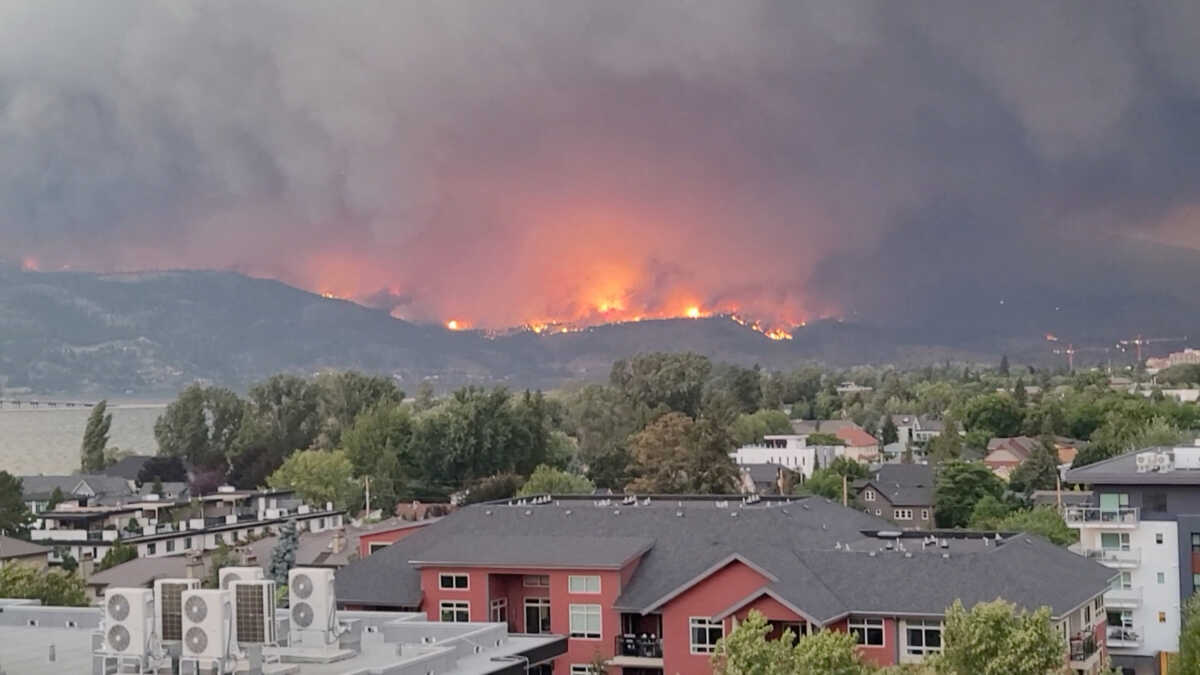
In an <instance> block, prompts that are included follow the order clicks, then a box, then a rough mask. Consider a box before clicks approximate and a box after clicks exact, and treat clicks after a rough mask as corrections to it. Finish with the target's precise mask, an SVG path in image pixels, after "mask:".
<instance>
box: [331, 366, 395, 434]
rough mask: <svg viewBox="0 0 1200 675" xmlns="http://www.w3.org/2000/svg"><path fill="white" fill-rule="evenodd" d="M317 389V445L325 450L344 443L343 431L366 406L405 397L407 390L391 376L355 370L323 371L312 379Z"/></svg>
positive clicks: (373, 405) (390, 402)
mask: <svg viewBox="0 0 1200 675" xmlns="http://www.w3.org/2000/svg"><path fill="white" fill-rule="evenodd" d="M313 386H314V387H316V389H317V392H318V393H317V414H318V415H319V416H320V422H321V431H320V434H319V435H318V437H317V439H316V446H317V447H319V448H323V449H326V450H329V449H333V448H337V447H340V446H341V440H342V433H343V432H344V431H345V430H346V429H348V428H350V426H351V425H352V424H354V420H355V418H357V417H358V416H359V415H361V414H362V413H364V412H366V411H367V410H369V409H371V408H374V407H377V406H380V405H387V404H396V403H399V402H400V401H402V400H404V392H402V391H400V389H399V388H398V387H397V386H396V383H395V381H394V380H393V379H392V378H390V377H382V376H378V375H365V374H363V373H359V372H355V371H345V372H337V373H322V374H320V375H318V376H317V377H316V379H315V380H314V381H313Z"/></svg>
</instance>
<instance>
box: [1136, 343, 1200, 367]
mask: <svg viewBox="0 0 1200 675" xmlns="http://www.w3.org/2000/svg"><path fill="white" fill-rule="evenodd" d="M1183 365H1200V349H1192V348H1191V347H1189V348H1187V349H1184V350H1183V351H1181V352H1172V353H1170V354H1168V355H1166V356H1164V357H1161V358H1155V357H1152V358H1148V359H1146V371H1147V372H1158V371H1160V370H1166V369H1167V368H1170V367H1172V366H1183Z"/></svg>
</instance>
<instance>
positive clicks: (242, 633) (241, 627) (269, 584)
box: [231, 579, 277, 645]
mask: <svg viewBox="0 0 1200 675" xmlns="http://www.w3.org/2000/svg"><path fill="white" fill-rule="evenodd" d="M231 588H232V590H233V612H234V626H235V630H236V631H237V641H238V644H239V645H248V644H262V645H273V644H275V643H276V642H277V639H276V636H275V630H276V629H275V582H274V581H271V580H269V579H267V580H259V581H235V582H233V584H232V586H231Z"/></svg>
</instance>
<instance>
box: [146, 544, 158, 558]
mask: <svg viewBox="0 0 1200 675" xmlns="http://www.w3.org/2000/svg"><path fill="white" fill-rule="evenodd" d="M157 550H158V544H154V543H150V544H146V555H154V553H155V552H156V551H157Z"/></svg>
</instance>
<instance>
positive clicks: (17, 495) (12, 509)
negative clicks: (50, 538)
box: [0, 471, 33, 597]
mask: <svg viewBox="0 0 1200 675" xmlns="http://www.w3.org/2000/svg"><path fill="white" fill-rule="evenodd" d="M23 495H24V488H22V486H21V479H20V478H17V477H16V476H14V475H12V474H10V473H9V472H7V471H0V534H6V535H8V536H10V537H19V538H24V537H27V536H28V535H29V525H30V523H32V522H33V514H32V513H30V512H29V507H27V506H25V498H24V496H23ZM0 597H2V596H0Z"/></svg>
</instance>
